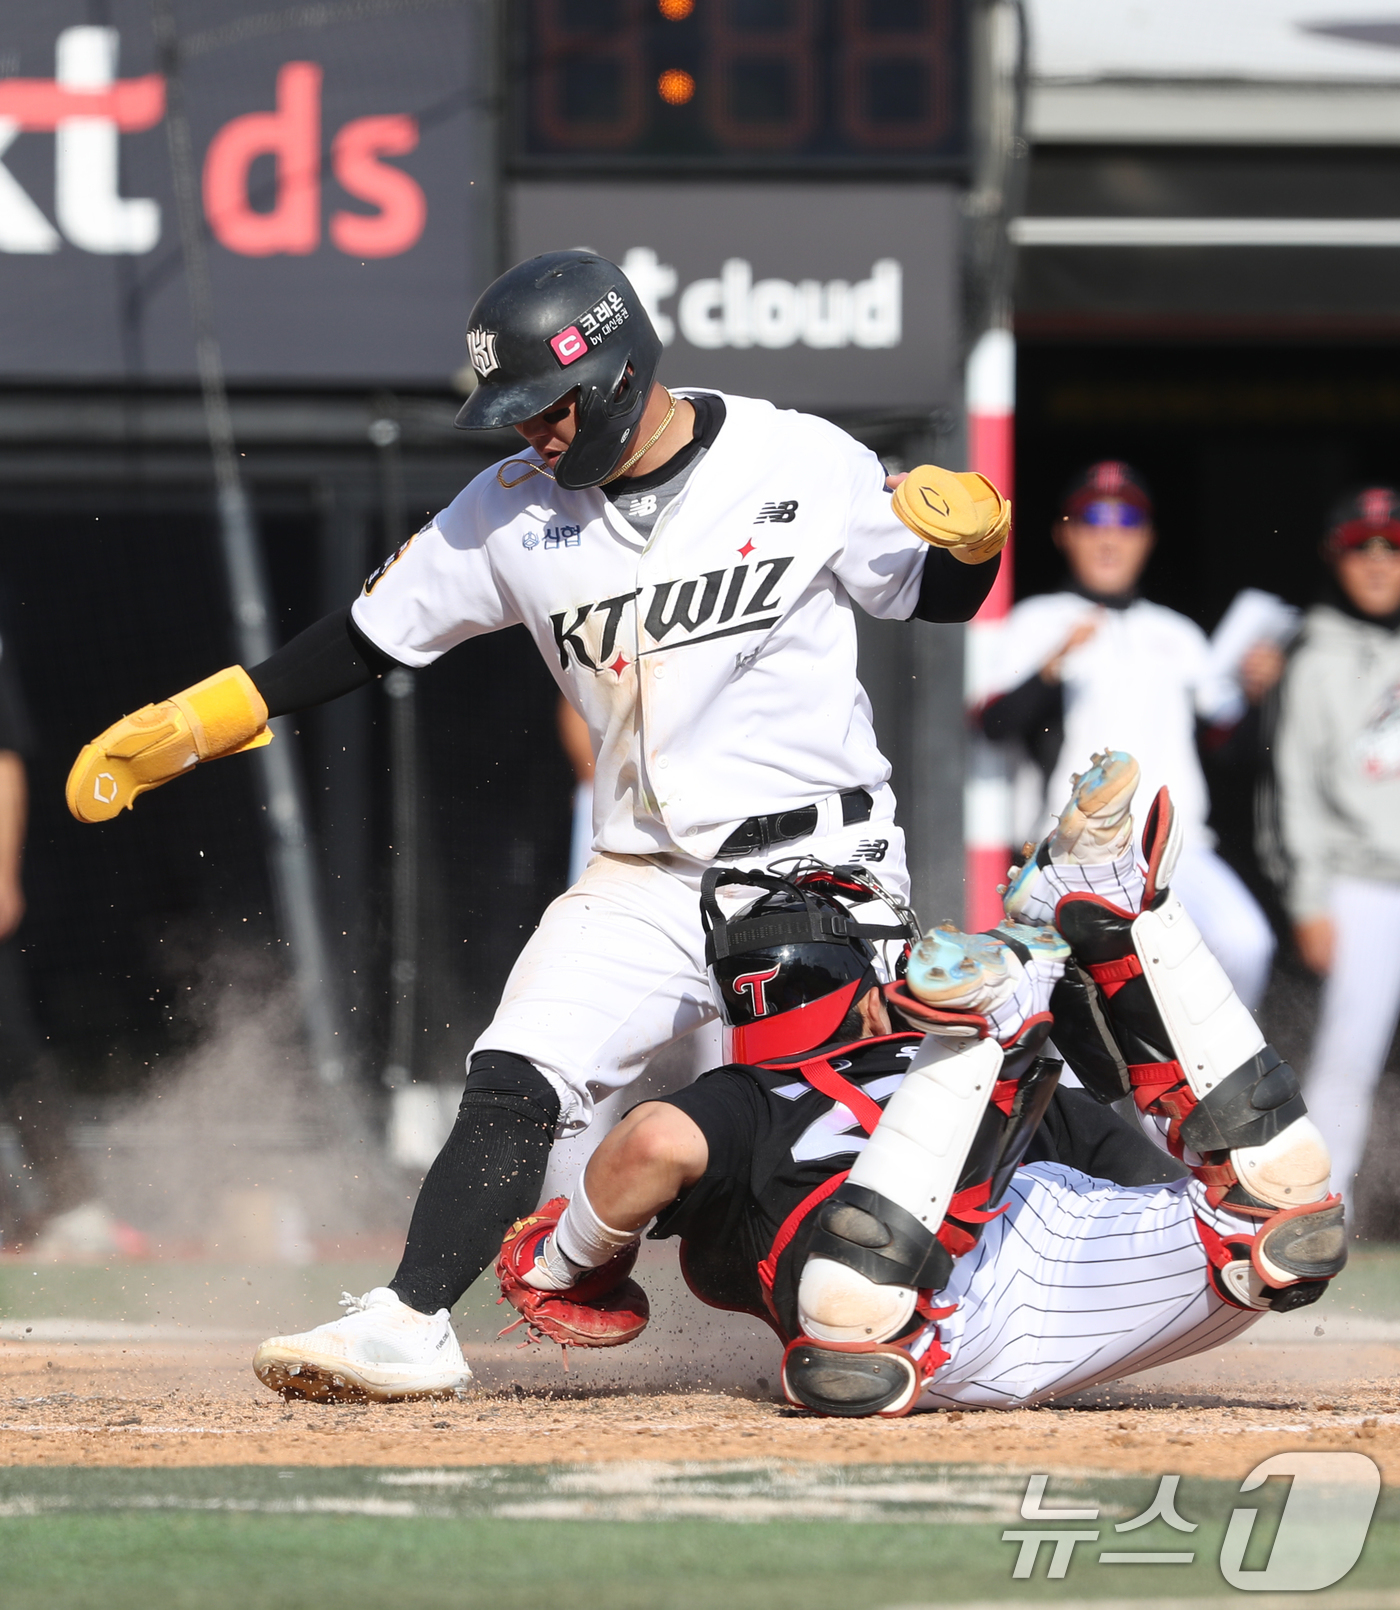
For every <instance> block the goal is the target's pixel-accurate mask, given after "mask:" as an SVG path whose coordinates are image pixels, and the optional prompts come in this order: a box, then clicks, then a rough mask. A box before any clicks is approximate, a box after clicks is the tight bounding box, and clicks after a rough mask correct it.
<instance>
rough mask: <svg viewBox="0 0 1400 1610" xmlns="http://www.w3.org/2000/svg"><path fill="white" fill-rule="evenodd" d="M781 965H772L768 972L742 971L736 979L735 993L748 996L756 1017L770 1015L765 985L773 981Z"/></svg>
mask: <svg viewBox="0 0 1400 1610" xmlns="http://www.w3.org/2000/svg"><path fill="white" fill-rule="evenodd" d="M781 965H782V964H781V963H779V965H778V967H770V968H769V969H768V971H767V972H766V973H740V974H739V976H738V978H736V979H735V980H734V993H735V994H736V995H747V996H748V998H749V1006H750V1008H751V1009H752V1011H753V1015H754V1016H755V1017H767V1016H768V997H767V995H765V994H764V990H763V986H764V985H765V984H771V983H772V982H773V980H774V979H775V978H776V977H777V976H778V972H779V969H780V968H781Z"/></svg>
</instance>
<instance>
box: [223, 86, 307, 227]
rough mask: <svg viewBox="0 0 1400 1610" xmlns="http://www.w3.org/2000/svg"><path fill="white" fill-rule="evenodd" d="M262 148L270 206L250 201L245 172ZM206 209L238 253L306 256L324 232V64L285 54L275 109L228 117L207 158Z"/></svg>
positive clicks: (261, 153)
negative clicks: (272, 172)
mask: <svg viewBox="0 0 1400 1610" xmlns="http://www.w3.org/2000/svg"><path fill="white" fill-rule="evenodd" d="M261 156H271V157H273V158H274V159H275V161H276V165H277V169H276V171H277V196H276V199H275V201H274V203H273V206H272V209H271V210H270V211H262V210H259V209H255V208H254V207H253V205H252V200H251V198H250V196H249V194H248V173H249V170H250V169H251V167H252V165H253V163H254V162H255V161H256V160H257V158H258V157H261ZM204 211H205V214H206V215H207V217H208V219H209V227H210V229H212V230H213V232H214V238H215V239H216V240H217V241H218V242H219V243H220V244H221V245H223V246H227V247H228V249H229V250H230V251H231V252H238V253H239V254H240V255H241V256H243V257H271V256H273V255H275V254H276V253H278V252H287V253H289V254H291V255H292V256H304V255H305V254H306V253H308V252H314V251H315V250H316V247H317V245H318V244H319V243H320V239H321V69H320V68H319V67H318V66H317V65H316V63H315V62H307V61H293V62H287V63H286V64H285V66H283V67H282V68H281V70H280V71H279V72H278V74H277V110H276V111H275V112H249V113H247V114H246V115H245V116H243V117H236V118H234V120H233V121H232V122H231V123H225V124H224V126H223V128H221V129H220V130H219V132H218V133H217V134H216V135H215V136H214V139H213V141H212V143H211V144H210V146H209V153H208V155H207V156H206V157H205V159H204Z"/></svg>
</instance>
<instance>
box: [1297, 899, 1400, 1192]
mask: <svg viewBox="0 0 1400 1610" xmlns="http://www.w3.org/2000/svg"><path fill="white" fill-rule="evenodd" d="M1330 896H1331V900H1330V910H1329V912H1328V915H1329V916H1330V917H1331V919H1332V922H1333V925H1334V927H1335V929H1336V936H1337V939H1336V950H1335V953H1334V955H1333V958H1332V971H1331V972H1330V973H1329V974H1328V976H1327V982H1326V984H1325V985H1324V986H1323V991H1322V1014H1321V1017H1320V1018H1319V1020H1318V1025H1317V1036H1316V1038H1315V1039H1314V1041H1313V1050H1312V1059H1311V1062H1310V1064H1309V1067H1308V1073H1307V1077H1306V1079H1305V1080H1304V1082H1303V1094H1304V1096H1305V1097H1306V1098H1307V1103H1308V1116H1309V1117H1310V1118H1311V1119H1312V1121H1313V1122H1314V1123H1315V1124H1316V1125H1317V1127H1318V1128H1319V1129H1320V1130H1321V1131H1322V1137H1323V1139H1324V1140H1325V1141H1326V1142H1327V1144H1328V1146H1329V1147H1330V1148H1331V1151H1332V1189H1333V1190H1334V1191H1341V1192H1342V1194H1343V1195H1344V1196H1348V1197H1349V1195H1350V1192H1351V1182H1352V1176H1353V1175H1354V1174H1355V1173H1356V1171H1357V1169H1358V1168H1360V1166H1361V1154H1362V1153H1363V1152H1364V1151H1365V1150H1366V1132H1367V1128H1368V1126H1369V1124H1370V1118H1371V1099H1372V1097H1373V1096H1374V1095H1375V1091H1376V1081H1377V1080H1378V1079H1379V1078H1380V1076H1381V1072H1382V1070H1383V1069H1384V1068H1385V1059H1386V1054H1387V1052H1388V1051H1389V1050H1390V1042H1391V1040H1392V1039H1393V1038H1394V1035H1395V1024H1396V1018H1397V1016H1400V883H1381V882H1373V881H1372V880H1370V879H1368V878H1335V879H1334V880H1333V882H1332V887H1331V891H1330Z"/></svg>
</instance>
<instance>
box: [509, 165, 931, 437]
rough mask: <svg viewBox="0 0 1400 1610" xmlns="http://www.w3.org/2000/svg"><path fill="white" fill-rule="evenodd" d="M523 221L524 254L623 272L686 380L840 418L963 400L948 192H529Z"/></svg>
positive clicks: (541, 187)
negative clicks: (582, 256) (957, 378)
mask: <svg viewBox="0 0 1400 1610" xmlns="http://www.w3.org/2000/svg"><path fill="white" fill-rule="evenodd" d="M511 214H512V244H513V247H514V254H515V255H516V256H525V255H528V254H531V253H534V252H542V251H553V250H557V249H558V248H560V247H564V246H589V247H592V248H593V250H595V251H599V252H602V253H604V254H605V255H606V256H609V257H612V258H614V259H615V260H616V261H617V262H619V263H621V264H622V266H623V268H624V269H625V270H626V272H627V275H628V278H629V279H630V280H631V281H632V284H633V285H634V286H635V287H636V291H637V294H638V296H639V297H640V298H641V300H642V301H643V302H644V303H645V304H646V306H647V309H648V311H649V312H650V313H651V316H652V319H653V321H654V322H655V324H656V327H657V331H658V333H659V334H660V336H661V339H662V341H663V342H665V344H666V346H667V349H668V351H667V356H666V359H665V365H664V369H663V375H664V377H665V378H666V379H668V380H670V381H674V382H675V383H676V384H685V383H690V384H694V385H702V386H716V387H719V388H720V389H721V390H727V391H732V392H738V393H741V394H742V393H747V394H750V395H755V396H761V397H771V398H773V399H774V400H775V401H778V402H782V403H790V404H795V405H799V406H807V407H816V408H822V409H828V410H831V409H837V410H839V409H842V408H851V409H856V408H860V409H888V410H910V411H918V410H922V409H926V408H933V407H937V406H939V405H942V404H946V403H948V402H950V401H951V400H952V398H953V395H954V374H955V371H954V362H955V358H956V349H957V332H958V322H957V321H958V304H957V269H956V265H957V239H958V234H957V230H958V212H957V199H956V192H955V191H953V190H952V189H951V188H950V187H948V186H942V185H929V184H922V185H915V186H905V185H893V184H892V185H879V184H869V183H841V184H825V185H820V184H800V185H798V184H766V183H764V184H689V183H684V182H681V183H677V184H673V185H659V184H626V185H623V184H617V183H608V184H587V183H582V182H578V183H568V184H545V183H533V182H531V183H524V184H520V185H518V186H517V187H516V188H515V190H514V191H513V193H512V196H511Z"/></svg>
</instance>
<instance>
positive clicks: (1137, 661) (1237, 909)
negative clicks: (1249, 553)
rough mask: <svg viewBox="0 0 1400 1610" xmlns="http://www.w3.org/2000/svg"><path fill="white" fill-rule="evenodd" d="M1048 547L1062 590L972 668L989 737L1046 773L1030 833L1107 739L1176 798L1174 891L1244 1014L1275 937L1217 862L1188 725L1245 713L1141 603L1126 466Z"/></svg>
mask: <svg viewBox="0 0 1400 1610" xmlns="http://www.w3.org/2000/svg"><path fill="white" fill-rule="evenodd" d="M1062 513H1063V519H1062V520H1061V522H1060V524H1059V525H1058V526H1057V528H1056V537H1055V540H1056V542H1057V544H1058V545H1059V547H1060V548H1061V549H1062V551H1063V553H1064V556H1065V561H1066V564H1067V566H1068V569H1069V584H1068V585H1067V586H1066V587H1064V588H1063V589H1062V590H1061V591H1059V592H1055V593H1046V594H1042V595H1041V596H1039V597H1035V598H1024V599H1022V600H1021V602H1020V603H1018V604H1017V605H1016V606H1015V608H1014V609H1012V611H1011V613H1010V614H1009V615H1008V616H1007V617H1006V620H1005V621H1004V622H1003V624H1002V626H1001V627H1000V629H999V630H998V631H997V632H996V633H995V634H994V637H995V641H994V642H992V643H989V644H987V646H986V648H985V650H984V651H983V652H982V654H981V655H980V656H979V660H980V663H979V664H978V665H977V666H975V667H974V668H973V675H974V681H975V682H976V687H975V696H976V698H977V699H978V700H979V701H985V709H984V711H983V718H982V719H983V726H984V728H985V730H986V732H987V734H988V736H989V737H993V738H999V737H1020V738H1022V739H1023V740H1024V741H1025V743H1026V744H1027V746H1028V748H1029V749H1030V750H1031V752H1032V753H1033V755H1034V756H1035V758H1036V760H1037V761H1038V762H1039V763H1040V764H1041V765H1042V766H1043V767H1044V769H1045V771H1046V772H1047V778H1048V780H1047V784H1046V791H1045V810H1044V813H1043V816H1042V819H1041V820H1040V821H1039V822H1038V823H1037V824H1036V827H1035V830H1034V831H1035V833H1036V835H1037V836H1039V834H1041V833H1043V832H1044V831H1045V829H1046V826H1047V825H1048V823H1049V821H1050V813H1051V810H1052V808H1053V807H1054V806H1055V805H1056V803H1057V802H1058V801H1060V800H1062V799H1064V798H1065V796H1066V794H1067V793H1068V791H1069V786H1070V782H1069V779H1070V773H1071V771H1072V770H1073V769H1074V767H1076V766H1078V765H1081V764H1082V763H1083V761H1082V757H1083V756H1084V755H1086V754H1089V753H1090V752H1091V751H1092V750H1093V749H1095V748H1097V747H1098V746H1100V745H1102V744H1103V743H1105V742H1108V743H1111V744H1113V745H1114V746H1115V747H1117V748H1119V749H1123V750H1127V751H1129V752H1130V753H1131V754H1133V755H1134V756H1135V757H1136V759H1137V761H1138V763H1139V764H1140V765H1141V767H1142V775H1143V788H1144V791H1145V794H1146V797H1148V798H1151V797H1153V796H1155V794H1156V791H1157V789H1158V788H1160V787H1161V786H1162V785H1163V784H1166V785H1167V786H1169V787H1170V788H1171V791H1172V798H1173V800H1174V802H1175V804H1176V809H1177V815H1178V819H1179V821H1180V823H1181V831H1182V833H1183V836H1184V844H1183V850H1182V857H1181V863H1180V866H1179V867H1178V869H1177V892H1178V893H1179V895H1180V896H1181V899H1182V900H1183V902H1184V903H1185V905H1186V908H1187V910H1188V911H1190V912H1191V914H1192V916H1193V918H1194V919H1195V921H1196V922H1197V923H1198V924H1199V925H1200V928H1201V932H1202V933H1203V934H1204V935H1205V937H1206V940H1207V943H1208V944H1209V945H1210V947H1211V949H1212V950H1213V951H1214V952H1215V954H1216V956H1217V957H1218V958H1219V960H1220V963H1221V965H1222V966H1223V967H1224V969H1225V971H1226V972H1227V973H1228V974H1229V976H1230V980H1231V982H1232V983H1233V984H1234V986H1235V988H1236V989H1237V990H1238V991H1239V992H1240V995H1241V997H1242V998H1243V999H1244V1002H1245V1004H1246V1005H1247V1006H1249V1007H1251V1008H1253V1007H1255V1006H1257V1005H1258V1004H1259V1001H1260V999H1261V997H1262V996H1263V993H1264V989H1265V987H1266V985H1267V984H1268V980H1269V967H1270V963H1271V962H1272V959H1273V952H1274V938H1273V931H1272V930H1271V929H1270V927H1269V923H1268V920H1267V918H1266V917H1265V916H1264V913H1263V912H1262V911H1261V910H1260V909H1259V906H1258V904H1257V902H1256V901H1255V899H1254V897H1253V895H1251V894H1250V892H1249V890H1248V889H1247V888H1246V887H1245V885H1244V883H1243V881H1242V880H1241V878H1240V877H1239V875H1238V874H1237V873H1236V872H1235V871H1234V869H1233V868H1232V867H1230V866H1229V865H1228V864H1227V863H1226V862H1225V861H1224V860H1222V859H1221V857H1220V856H1219V855H1218V854H1216V852H1215V848H1214V845H1215V836H1214V834H1213V833H1212V832H1211V829H1210V827H1209V825H1208V823H1207V817H1208V815H1209V812H1210V798H1209V795H1208V793H1207V791H1206V780H1205V775H1204V773H1203V772H1202V769H1201V762H1200V757H1199V755H1198V753H1197V749H1196V723H1197V721H1198V720H1199V721H1201V722H1203V723H1205V724H1206V725H1208V726H1211V727H1218V728H1230V727H1232V726H1234V725H1235V724H1236V723H1237V722H1238V721H1239V720H1240V718H1241V717H1242V716H1243V715H1244V713H1245V709H1246V707H1247V706H1246V697H1245V693H1244V691H1243V690H1242V688H1241V686H1240V684H1239V682H1238V681H1237V680H1236V679H1235V678H1234V677H1232V676H1227V675H1223V674H1220V673H1219V672H1217V671H1216V670H1215V669H1214V668H1213V667H1212V664H1211V658H1210V650H1209V644H1208V642H1207V640H1206V636H1205V633H1204V632H1202V630H1201V629H1200V627H1199V626H1197V625H1196V623H1195V622H1194V621H1191V620H1188V619H1187V618H1186V616H1184V615H1180V614H1178V613H1177V612H1176V611H1175V610H1171V609H1166V608H1164V607H1163V606H1162V605H1161V604H1154V603H1152V602H1150V601H1149V600H1148V599H1146V598H1143V597H1141V596H1140V595H1139V594H1138V592H1137V583H1138V580H1139V578H1140V576H1141V574H1142V571H1143V567H1144V566H1145V565H1146V564H1147V561H1148V558H1149V556H1150V554H1151V552H1152V547H1153V544H1154V542H1155V536H1154V532H1153V525H1152V503H1151V499H1150V498H1149V496H1148V493H1147V490H1146V488H1145V487H1144V486H1143V484H1142V482H1141V481H1140V480H1139V479H1138V477H1137V476H1136V475H1135V474H1134V473H1133V471H1132V470H1131V469H1130V468H1129V467H1128V466H1127V465H1126V464H1122V463H1119V462H1118V461H1116V460H1111V459H1110V460H1105V461H1104V462H1102V463H1099V464H1093V465H1090V467H1089V468H1088V469H1087V470H1085V471H1084V473H1083V474H1082V475H1081V476H1080V477H1078V478H1077V479H1076V481H1075V482H1074V483H1073V485H1072V486H1071V487H1070V488H1069V490H1068V492H1067V493H1066V495H1065V498H1064V502H1063V505H1062Z"/></svg>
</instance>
